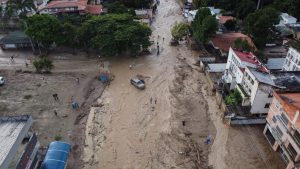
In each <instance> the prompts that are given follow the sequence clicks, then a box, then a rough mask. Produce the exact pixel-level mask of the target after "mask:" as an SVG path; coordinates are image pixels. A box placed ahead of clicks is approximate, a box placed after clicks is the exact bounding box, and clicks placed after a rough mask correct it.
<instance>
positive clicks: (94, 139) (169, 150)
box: [84, 0, 210, 169]
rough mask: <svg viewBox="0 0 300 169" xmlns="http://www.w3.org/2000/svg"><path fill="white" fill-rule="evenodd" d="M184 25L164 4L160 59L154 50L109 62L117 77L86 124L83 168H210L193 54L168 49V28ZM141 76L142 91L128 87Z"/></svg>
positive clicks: (171, 4)
mask: <svg viewBox="0 0 300 169" xmlns="http://www.w3.org/2000/svg"><path fill="white" fill-rule="evenodd" d="M180 21H183V18H182V16H181V10H180V6H179V5H178V4H177V2H176V1H167V0H163V1H161V4H160V6H158V14H157V15H156V19H155V21H154V23H153V35H152V39H153V40H154V41H155V44H156V43H157V42H158V43H159V45H160V48H161V52H160V55H156V51H155V48H156V46H153V49H152V51H153V52H152V53H153V54H152V55H148V56H145V57H140V58H136V59H128V58H126V59H121V60H120V59H118V60H112V61H111V72H112V73H113V74H114V75H115V79H114V81H113V82H112V83H111V85H110V86H108V87H107V89H106V90H105V91H104V93H103V95H102V97H101V99H99V104H101V106H102V107H101V108H93V109H92V111H91V114H90V116H89V119H88V122H87V131H86V135H87V138H86V145H85V146H86V148H85V155H84V161H85V168H89V169H90V168H94V169H97V168H105V169H115V168H128V169H132V168H137V169H140V168H172V167H179V168H194V167H197V168H199V167H200V168H205V167H206V166H207V165H208V164H207V161H208V160H207V157H208V147H209V146H207V145H204V143H203V140H204V139H205V138H206V137H207V136H208V133H209V130H210V127H209V119H208V115H207V104H206V102H205V100H204V99H203V97H202V96H201V83H203V82H200V79H199V78H200V77H197V75H198V71H197V70H195V69H197V68H195V67H192V66H191V65H190V64H189V63H187V61H185V57H186V56H189V57H191V56H192V54H191V52H190V51H189V50H188V49H187V48H183V49H182V50H179V49H176V47H171V46H169V45H168V42H169V41H170V39H171V35H170V28H171V27H172V25H174V24H175V22H180ZM163 38H164V40H163ZM182 46H184V44H182ZM191 58H193V56H192V57H191ZM192 62H193V63H195V61H194V60H193V61H192ZM129 65H132V66H133V69H129ZM137 74H140V75H143V76H145V77H146V80H145V82H146V89H145V90H144V91H140V90H138V89H136V88H134V87H133V86H131V85H130V83H129V80H130V78H132V77H134V76H136V75H137ZM199 82H200V83H199ZM183 121H185V124H184V125H183Z"/></svg>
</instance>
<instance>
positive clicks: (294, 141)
mask: <svg viewBox="0 0 300 169" xmlns="http://www.w3.org/2000/svg"><path fill="white" fill-rule="evenodd" d="M287 133H288V140H289V142H290V143H292V144H293V145H296V146H297V148H296V149H297V150H298V153H299V154H300V140H299V138H297V137H295V135H292V133H291V132H287Z"/></svg>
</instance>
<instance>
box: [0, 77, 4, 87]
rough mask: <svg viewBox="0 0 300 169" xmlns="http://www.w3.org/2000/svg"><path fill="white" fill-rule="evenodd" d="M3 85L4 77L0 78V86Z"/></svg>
mask: <svg viewBox="0 0 300 169" xmlns="http://www.w3.org/2000/svg"><path fill="white" fill-rule="evenodd" d="M2 85H4V77H3V76H0V86H2Z"/></svg>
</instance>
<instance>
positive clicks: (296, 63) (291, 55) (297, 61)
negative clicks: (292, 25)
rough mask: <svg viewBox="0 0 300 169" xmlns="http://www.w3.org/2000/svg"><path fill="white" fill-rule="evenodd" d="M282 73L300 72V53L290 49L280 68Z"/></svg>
mask: <svg viewBox="0 0 300 169" xmlns="http://www.w3.org/2000/svg"><path fill="white" fill-rule="evenodd" d="M282 70H283V71H300V53H299V51H298V50H296V49H295V48H292V47H290V48H289V51H288V53H287V56H286V58H285V62H284V65H283V68H282Z"/></svg>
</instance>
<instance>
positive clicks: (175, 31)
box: [171, 23, 189, 40]
mask: <svg viewBox="0 0 300 169" xmlns="http://www.w3.org/2000/svg"><path fill="white" fill-rule="evenodd" d="M188 32H189V25H188V24H186V23H176V24H175V25H174V26H173V28H172V30H171V34H172V36H173V38H174V39H176V40H178V39H181V38H183V37H184V36H186V35H188Z"/></svg>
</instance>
